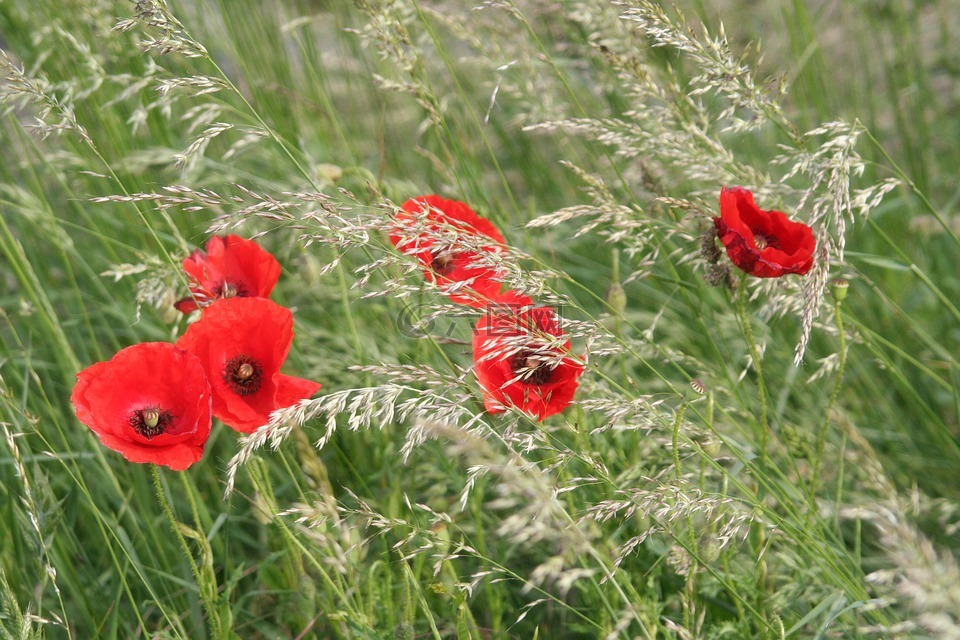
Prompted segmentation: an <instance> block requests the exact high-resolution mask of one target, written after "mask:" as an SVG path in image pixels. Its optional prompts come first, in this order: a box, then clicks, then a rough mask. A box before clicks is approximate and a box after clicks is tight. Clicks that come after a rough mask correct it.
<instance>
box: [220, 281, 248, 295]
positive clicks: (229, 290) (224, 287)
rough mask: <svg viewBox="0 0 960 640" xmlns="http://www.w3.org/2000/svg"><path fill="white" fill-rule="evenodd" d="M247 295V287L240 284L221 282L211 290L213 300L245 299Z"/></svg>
mask: <svg viewBox="0 0 960 640" xmlns="http://www.w3.org/2000/svg"><path fill="white" fill-rule="evenodd" d="M247 295H248V293H247V287H246V286H245V285H244V284H243V283H242V282H228V281H226V280H224V281H222V282H221V283H220V284H218V285H217V286H215V287H214V288H213V296H214V297H215V298H234V297H240V298H245V297H246V296H247Z"/></svg>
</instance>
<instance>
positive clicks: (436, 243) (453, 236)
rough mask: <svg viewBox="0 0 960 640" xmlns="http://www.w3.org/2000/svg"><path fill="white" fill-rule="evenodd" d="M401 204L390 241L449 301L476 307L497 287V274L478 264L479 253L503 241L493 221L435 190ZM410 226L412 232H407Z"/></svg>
mask: <svg viewBox="0 0 960 640" xmlns="http://www.w3.org/2000/svg"><path fill="white" fill-rule="evenodd" d="M400 209H401V210H400V212H399V213H398V214H397V216H396V218H394V224H395V230H394V232H393V233H391V234H390V242H392V243H393V246H395V247H396V248H397V249H398V250H399V251H401V252H403V253H405V254H407V255H412V256H416V257H417V260H419V261H420V263H421V264H422V265H423V275H424V277H425V278H426V279H427V280H428V281H430V282H433V283H435V284H437V285H438V286H440V288H441V289H442V290H443V291H444V293H446V294H447V295H449V296H450V299H451V300H452V301H454V302H456V303H458V304H465V305H468V306H471V307H475V308H482V307H483V306H484V305H485V304H486V303H487V302H488V301H489V300H491V299H493V298H495V297H496V296H497V295H498V294H499V293H500V280H499V276H500V275H501V274H500V273H499V272H498V270H497V269H496V268H494V267H491V266H487V265H485V264H483V260H484V257H485V256H484V255H483V254H485V253H490V254H493V253H496V252H498V251H500V247H501V246H502V245H503V244H504V240H503V236H502V235H500V232H499V231H498V230H497V228H496V227H495V226H493V223H492V222H490V221H489V220H487V219H486V218H481V217H480V216H478V215H477V214H476V213H475V212H474V211H473V209H471V208H470V207H468V206H467V205H466V204H464V203H463V202H458V201H456V200H444V199H443V198H441V197H439V196H435V195H430V196H419V197H417V198H412V199H410V200H407V201H406V202H404V203H403V205H401V207H400ZM410 229H413V230H414V232H415V235H413V236H410V235H408V234H409V233H410V231H409V230H410ZM464 243H466V244H468V245H472V246H476V245H477V244H478V243H479V244H480V247H479V249H480V250H479V251H477V250H474V249H465V248H464V247H463V245H464Z"/></svg>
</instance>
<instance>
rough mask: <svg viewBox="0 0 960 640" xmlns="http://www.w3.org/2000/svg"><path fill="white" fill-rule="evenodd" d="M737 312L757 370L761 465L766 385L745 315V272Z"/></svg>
mask: <svg viewBox="0 0 960 640" xmlns="http://www.w3.org/2000/svg"><path fill="white" fill-rule="evenodd" d="M737 313H738V315H739V316H740V324H742V325H743V335H744V337H745V338H746V339H747V346H748V347H750V359H751V361H752V362H753V369H754V371H756V372H757V389H758V390H759V392H760V434H759V436H760V464H761V466H762V465H763V464H764V463H765V462H766V460H767V437H768V432H769V430H770V428H769V425H768V424H767V387H766V385H764V383H763V367H762V365H761V364H760V349H759V348H757V341H756V340H755V339H754V337H753V329H751V327H750V318H749V317H748V316H747V274H746V273H744V274H743V277H741V278H740V286H739V287H738V296H737Z"/></svg>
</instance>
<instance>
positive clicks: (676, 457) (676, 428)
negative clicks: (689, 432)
mask: <svg viewBox="0 0 960 640" xmlns="http://www.w3.org/2000/svg"><path fill="white" fill-rule="evenodd" d="M687 404H689V403H688V402H687V401H686V400H684V402H683V404H682V405H680V408H679V409H678V410H677V419H676V420H674V421H673V466H674V469H675V471H676V472H677V482H680V481H682V480H683V472H682V471H681V470H680V448H679V447H678V446H677V444H678V440H679V439H680V423H681V422H683V414H684V413H686V412H687Z"/></svg>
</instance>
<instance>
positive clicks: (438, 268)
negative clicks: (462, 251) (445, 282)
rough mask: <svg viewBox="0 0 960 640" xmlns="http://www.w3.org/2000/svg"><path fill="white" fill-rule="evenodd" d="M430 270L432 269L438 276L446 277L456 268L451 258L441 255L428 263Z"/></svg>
mask: <svg viewBox="0 0 960 640" xmlns="http://www.w3.org/2000/svg"><path fill="white" fill-rule="evenodd" d="M430 268H431V269H433V272H434V273H436V274H437V275H438V276H447V275H450V273H451V272H452V271H453V270H454V269H455V268H456V267H455V265H454V264H453V256H451V255H441V256H436V257H435V258H434V259H433V261H432V262H431V263H430Z"/></svg>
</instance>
